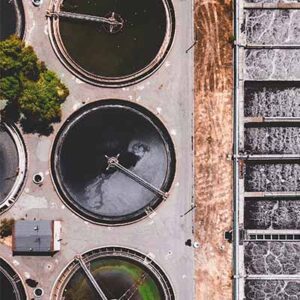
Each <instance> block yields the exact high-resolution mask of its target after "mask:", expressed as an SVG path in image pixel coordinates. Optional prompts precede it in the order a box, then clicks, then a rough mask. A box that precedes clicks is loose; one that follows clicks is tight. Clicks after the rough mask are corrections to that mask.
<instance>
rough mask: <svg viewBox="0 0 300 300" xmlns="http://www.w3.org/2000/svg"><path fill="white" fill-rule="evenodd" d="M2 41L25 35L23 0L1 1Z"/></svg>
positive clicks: (0, 38) (0, 27) (0, 22)
mask: <svg viewBox="0 0 300 300" xmlns="http://www.w3.org/2000/svg"><path fill="white" fill-rule="evenodd" d="M0 7H1V9H0V40H1V41H2V40H5V39H7V38H8V37H9V36H10V35H13V34H16V35H18V36H19V37H20V38H22V37H23V34H24V19H25V14H24V9H23V5H22V1H21V0H0Z"/></svg>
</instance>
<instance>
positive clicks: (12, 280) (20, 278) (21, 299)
mask: <svg viewBox="0 0 300 300" xmlns="http://www.w3.org/2000/svg"><path fill="white" fill-rule="evenodd" d="M0 260H3V261H4V262H5V263H6V264H7V265H8V266H9V267H10V268H11V270H12V271H13V272H14V273H15V274H16V275H17V276H18V279H19V280H20V282H21V284H22V287H23V291H24V294H25V297H26V299H24V298H21V297H20V295H19V293H18V294H16V300H27V299H29V295H28V293H27V291H26V288H25V282H24V280H23V278H22V277H21V275H20V274H19V273H18V272H17V271H16V269H15V268H14V267H12V266H11V264H10V263H9V262H8V261H7V260H6V259H5V258H4V257H3V256H0ZM0 269H1V267H0ZM9 277H10V276H9ZM8 279H9V281H10V282H11V284H12V285H13V287H14V289H15V290H17V291H19V289H18V287H17V286H16V280H15V279H12V278H8ZM18 296H19V297H18Z"/></svg>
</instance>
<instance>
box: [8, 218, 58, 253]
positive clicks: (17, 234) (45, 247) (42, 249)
mask: <svg viewBox="0 0 300 300" xmlns="http://www.w3.org/2000/svg"><path fill="white" fill-rule="evenodd" d="M60 239H61V222H60V221H53V220H39V221H25V220H18V221H16V222H15V225H14V228H13V255H54V254H55V253H56V252H58V251H59V250H60Z"/></svg>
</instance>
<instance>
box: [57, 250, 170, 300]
mask: <svg viewBox="0 0 300 300" xmlns="http://www.w3.org/2000/svg"><path fill="white" fill-rule="evenodd" d="M79 260H80V261H79ZM84 265H89V270H90V275H91V276H92V277H93V278H94V279H95V281H96V283H97V285H98V286H99V287H100V289H101V291H102V292H103V294H104V295H105V296H106V297H107V298H108V299H131V300H154V299H155V300H174V299H175V296H174V293H173V290H172V286H171V284H170V282H169V280H168V278H167V276H166V274H165V273H164V272H163V271H162V269H161V268H160V267H159V266H158V265H157V264H156V263H155V262H153V261H152V260H151V259H150V258H147V257H146V256H145V255H143V254H141V253H139V252H136V251H133V250H129V249H124V248H116V247H107V248H102V249H96V250H93V251H90V252H88V253H86V254H84V255H83V256H82V257H80V258H79V259H77V258H76V259H75V260H74V261H73V262H72V263H71V264H70V265H69V266H68V267H67V268H66V269H65V271H64V272H63V274H62V275H61V277H62V278H64V281H61V278H59V279H58V283H57V285H56V287H55V289H54V291H55V296H56V298H55V297H54V299H65V300H90V299H98V298H99V295H98V293H97V291H96V289H95V287H94V286H93V284H92V281H91V279H90V278H89V277H88V275H87V273H86V271H84V267H83V266H84Z"/></svg>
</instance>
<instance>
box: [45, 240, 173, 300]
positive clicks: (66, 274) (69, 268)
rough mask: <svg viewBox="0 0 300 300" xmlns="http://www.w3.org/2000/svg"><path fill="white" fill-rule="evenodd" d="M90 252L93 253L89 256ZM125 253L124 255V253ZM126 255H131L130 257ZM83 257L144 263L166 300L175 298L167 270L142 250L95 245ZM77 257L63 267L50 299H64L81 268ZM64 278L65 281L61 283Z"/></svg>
mask: <svg viewBox="0 0 300 300" xmlns="http://www.w3.org/2000/svg"><path fill="white" fill-rule="evenodd" d="M115 253H118V254H115ZM89 254H91V255H90V256H89ZM122 254H123V255H122ZM126 255H129V257H128V256H127V257H126ZM81 256H82V257H83V258H86V257H87V258H88V259H87V261H88V262H90V261H92V260H93V259H97V258H102V257H104V258H105V257H108V258H111V257H114V258H118V257H119V258H123V259H124V258H125V259H127V260H129V261H130V260H131V261H134V262H137V263H138V265H139V264H140V265H142V266H143V267H145V268H146V269H147V270H149V271H150V273H151V274H152V275H153V276H154V277H155V279H156V280H157V281H158V282H159V284H160V285H161V289H162V290H163V292H164V296H165V297H166V298H165V300H175V299H176V296H175V291H174V288H173V285H172V283H171V280H170V278H169V276H168V275H167V272H166V271H165V270H164V269H163V268H162V267H161V266H160V265H159V264H158V263H157V262H156V261H155V260H154V259H152V258H151V257H149V256H147V255H146V254H144V253H143V252H141V251H138V250H136V249H133V248H129V247H123V246H120V245H117V246H116V245H113V246H103V247H95V248H91V249H90V250H87V251H85V252H83V253H82V254H81ZM75 258H76V257H74V258H73V259H72V260H70V261H69V262H68V263H67V265H66V266H65V267H64V268H63V269H62V271H61V272H60V273H59V275H58V276H57V279H56V280H55V282H54V285H53V287H52V290H51V294H50V300H60V299H62V293H63V291H64V288H65V286H66V284H67V283H68V281H69V280H70V278H71V277H72V276H73V275H74V273H75V272H76V271H77V270H78V269H79V267H78V265H77V264H76V259H75ZM62 279H63V282H62V283H60V282H61V281H62Z"/></svg>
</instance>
